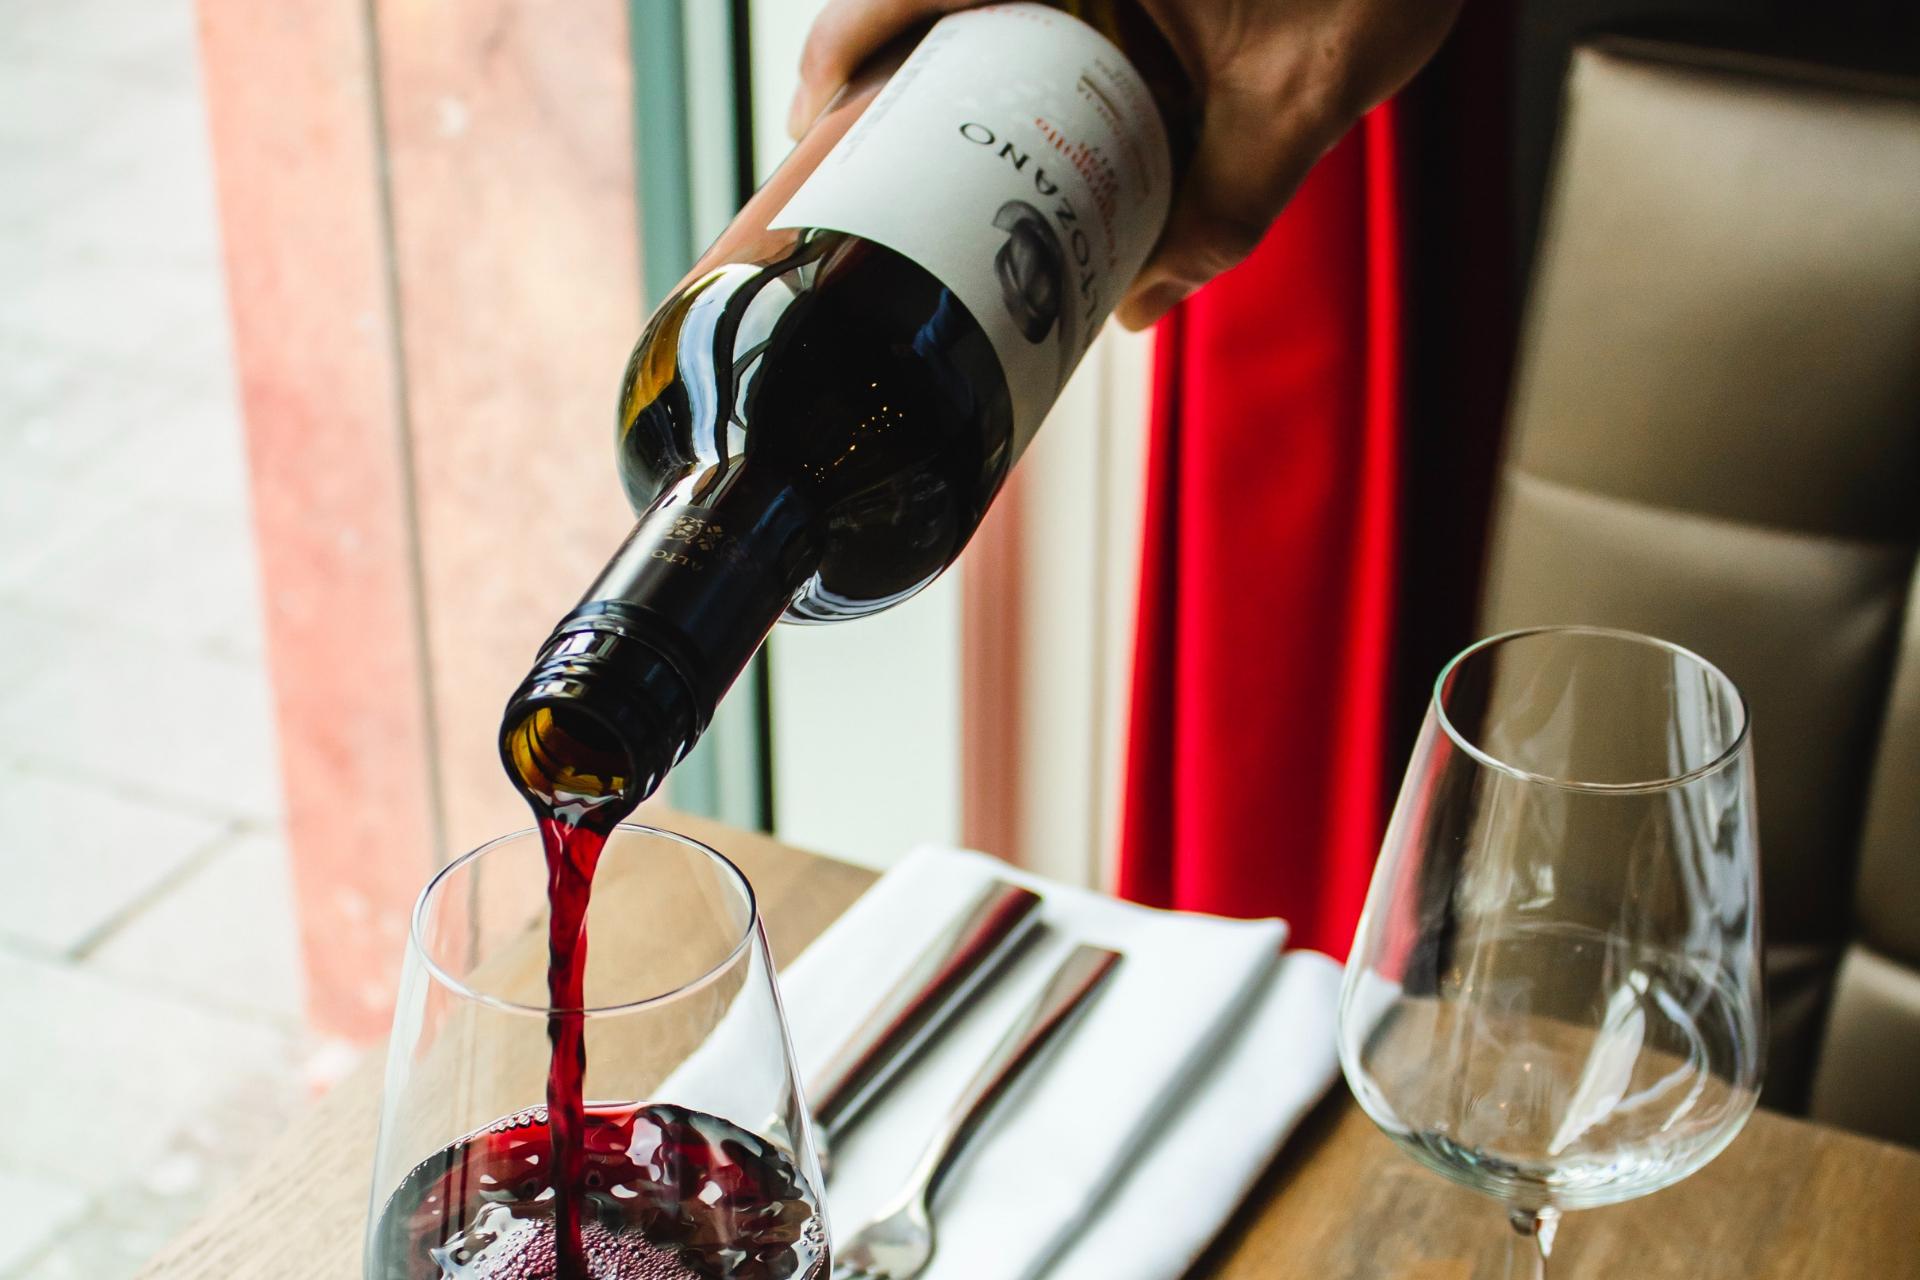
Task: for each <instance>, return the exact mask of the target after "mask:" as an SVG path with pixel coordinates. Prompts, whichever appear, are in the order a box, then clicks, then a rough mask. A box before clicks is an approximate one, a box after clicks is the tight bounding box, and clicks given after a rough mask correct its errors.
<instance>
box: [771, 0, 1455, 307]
mask: <svg viewBox="0 0 1920 1280" xmlns="http://www.w3.org/2000/svg"><path fill="white" fill-rule="evenodd" d="M977 3H981V0H831V2H830V3H829V4H828V5H827V7H826V9H825V10H823V11H822V12H821V14H820V16H819V18H818V19H817V20H815V22H814V25H813V31H812V33H811V34H810V35H809V36H808V37H807V45H806V50H805V52H804V53H803V54H802V55H801V59H800V88H799V91H798V93H797V94H796V95H795V96H794V101H793V109H792V112H791V114H790V115H789V117H788V125H787V127H788V132H790V133H792V134H793V135H794V136H796V137H798V136H799V134H800V133H802V132H804V131H805V129H806V128H807V126H808V125H809V124H811V123H812V122H813V120H814V118H815V117H816V116H818V115H819V114H820V112H821V111H823V110H825V108H826V106H827V103H828V102H829V101H830V100H831V99H832V98H833V95H834V94H835V93H837V92H838V91H839V89H840V87H841V85H843V84H845V83H846V82H847V80H848V78H849V77H851V76H852V74H853V73H854V71H855V70H857V69H858V68H859V66H860V64H861V63H863V62H865V61H866V59H867V58H868V57H870V56H871V55H873V54H874V53H876V52H877V51H878V50H879V49H880V48H881V47H882V46H883V45H885V44H886V43H887V42H888V41H890V40H892V39H893V38H894V37H895V36H898V35H900V34H902V33H903V32H905V31H908V30H910V29H911V28H913V27H915V26H917V25H919V24H921V23H924V22H928V21H931V20H933V19H934V18H937V17H939V16H940V15H942V14H946V13H951V12H953V11H954V10H957V9H966V8H970V7H972V6H973V5H974V4H977ZM1140 3H1141V5H1142V6H1143V7H1144V8H1145V9H1146V10H1147V12H1148V13H1150V14H1151V15H1152V16H1153V18H1154V20H1155V21H1156V22H1157V23H1158V24H1159V26H1160V29H1161V30H1162V31H1163V32H1165V34H1166V37H1167V40H1168V43H1170V44H1171V45H1172V46H1173V49H1174V52H1175V53H1176V54H1178V55H1179V58H1180V60H1181V62H1182V64H1183V65H1184V66H1185V67H1186V69H1187V74H1188V75H1189V76H1190V77H1191V78H1192V79H1193V82H1194V87H1195V88H1196V89H1197V90H1198V92H1199V94H1200V99H1201V102H1202V103H1203V104H1204V112H1203V115H1202V118H1201V126H1200V136H1199V141H1198V146H1197V148H1196V150H1195V152H1194V155H1193V160H1192V163H1191V165H1190V166H1189V168H1188V170H1187V174H1186V178H1185V181H1184V182H1183V184H1182V186H1181V189H1180V193H1179V196H1178V198H1177V199H1176V200H1175V202H1174V207H1173V211H1172V213H1171V214H1170V215H1169V217H1168V220H1167V229H1166V232H1165V234H1163V235H1162V236H1161V238H1160V243H1159V245H1158V246H1157V247H1156V248H1155V250H1154V252H1153V256H1152V257H1151V258H1150V259H1149V260H1148V262H1147V265H1146V267H1145V268H1144V269H1143V270H1142V271H1141V272H1140V275H1139V277H1138V278H1137V279H1136V280H1135V281H1134V282H1133V286H1132V288H1131V289H1129V290H1128V292H1127V296H1126V297H1125V298H1124V299H1123V300H1122V301H1121V303H1120V306H1119V309H1118V310H1117V311H1116V312H1115V315H1116V316H1117V317H1118V318H1119V320H1120V323H1122V324H1124V325H1126V326H1127V327H1128V328H1130V329H1143V328H1145V327H1147V326H1148V325H1150V324H1152V323H1153V322H1154V321H1155V320H1158V319H1159V318H1160V317H1161V316H1163V315H1165V314H1166V313H1167V312H1168V311H1170V310H1172V309H1173V307H1174V306H1175V305H1176V304H1177V303H1179V301H1180V300H1181V299H1182V298H1185V297H1186V296H1187V295H1188V294H1190V293H1192V292H1193V291H1194V290H1195V289H1197V288H1199V287H1200V286H1201V285H1203V284H1205V283H1206V282H1207V281H1209V280H1211V279H1212V278H1213V277H1214V276H1216V275H1219V274H1220V273H1221V272H1222V271H1225V270H1226V269H1227V268H1229V267H1231V266H1233V265H1234V264H1236V263H1238V262H1239V261H1240V260H1241V259H1242V258H1245V257H1246V256H1247V254H1249V253H1251V252H1252V251H1253V248H1254V246H1255V245H1257V244H1259V243H1260V238H1261V237H1262V236H1263V235H1265V234H1266V231H1267V227H1268V226H1269V225H1271V224H1272V222H1273V220H1274V218H1275V217H1276V216H1278V215H1279V213H1280V210H1281V208H1282V206H1284V205H1285V204H1286V202H1287V200H1288V199H1289V198H1290V197H1291V196H1292V195H1293V193H1294V190H1295V189H1296V188H1297V187H1299V185H1300V182H1301V180H1302V179H1304V178H1305V177H1306V176H1307V170H1309V169H1310V168H1312V167H1313V164H1314V162H1315V161H1317V160H1318V159H1319V158H1320V157H1321V156H1322V155H1324V154H1325V153H1326V152H1327V151H1328V150H1329V149H1330V148H1331V147H1332V146H1333V144H1334V143H1336V142H1338V141H1339V140H1340V137H1341V135H1343V134H1344V133H1346V131H1347V130H1348V129H1349V128H1350V127H1351V126H1352V125H1353V123H1354V121H1356V120H1358V119H1359V118H1360V116H1361V115H1363V114H1364V113H1365V112H1366V111H1367V110H1368V109H1369V108H1371V107H1373V106H1374V105H1375V104H1376V103H1379V102H1381V101H1383V100H1384V99H1386V98H1387V97H1389V96H1391V95H1392V94H1393V93H1394V92H1395V91H1396V90H1398V89H1399V88H1400V86H1401V85H1403V84H1405V83H1406V82H1407V81H1408V80H1409V79H1411V78H1412V76H1413V73H1414V72H1416V71H1418V70H1419V69H1420V67H1421V66H1422V65H1423V64H1425V62H1426V61H1427V59H1428V58H1430V57H1432V56H1433V52H1434V50H1435V49H1437V48H1439V46H1440V41H1441V40H1442V38H1444V37H1445V35H1446V33H1447V29H1448V28H1449V27H1450V26H1451V25H1452V23H1453V19H1454V16H1455V14H1456V13H1458V12H1459V8H1460V3H1461V0H1140Z"/></svg>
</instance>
